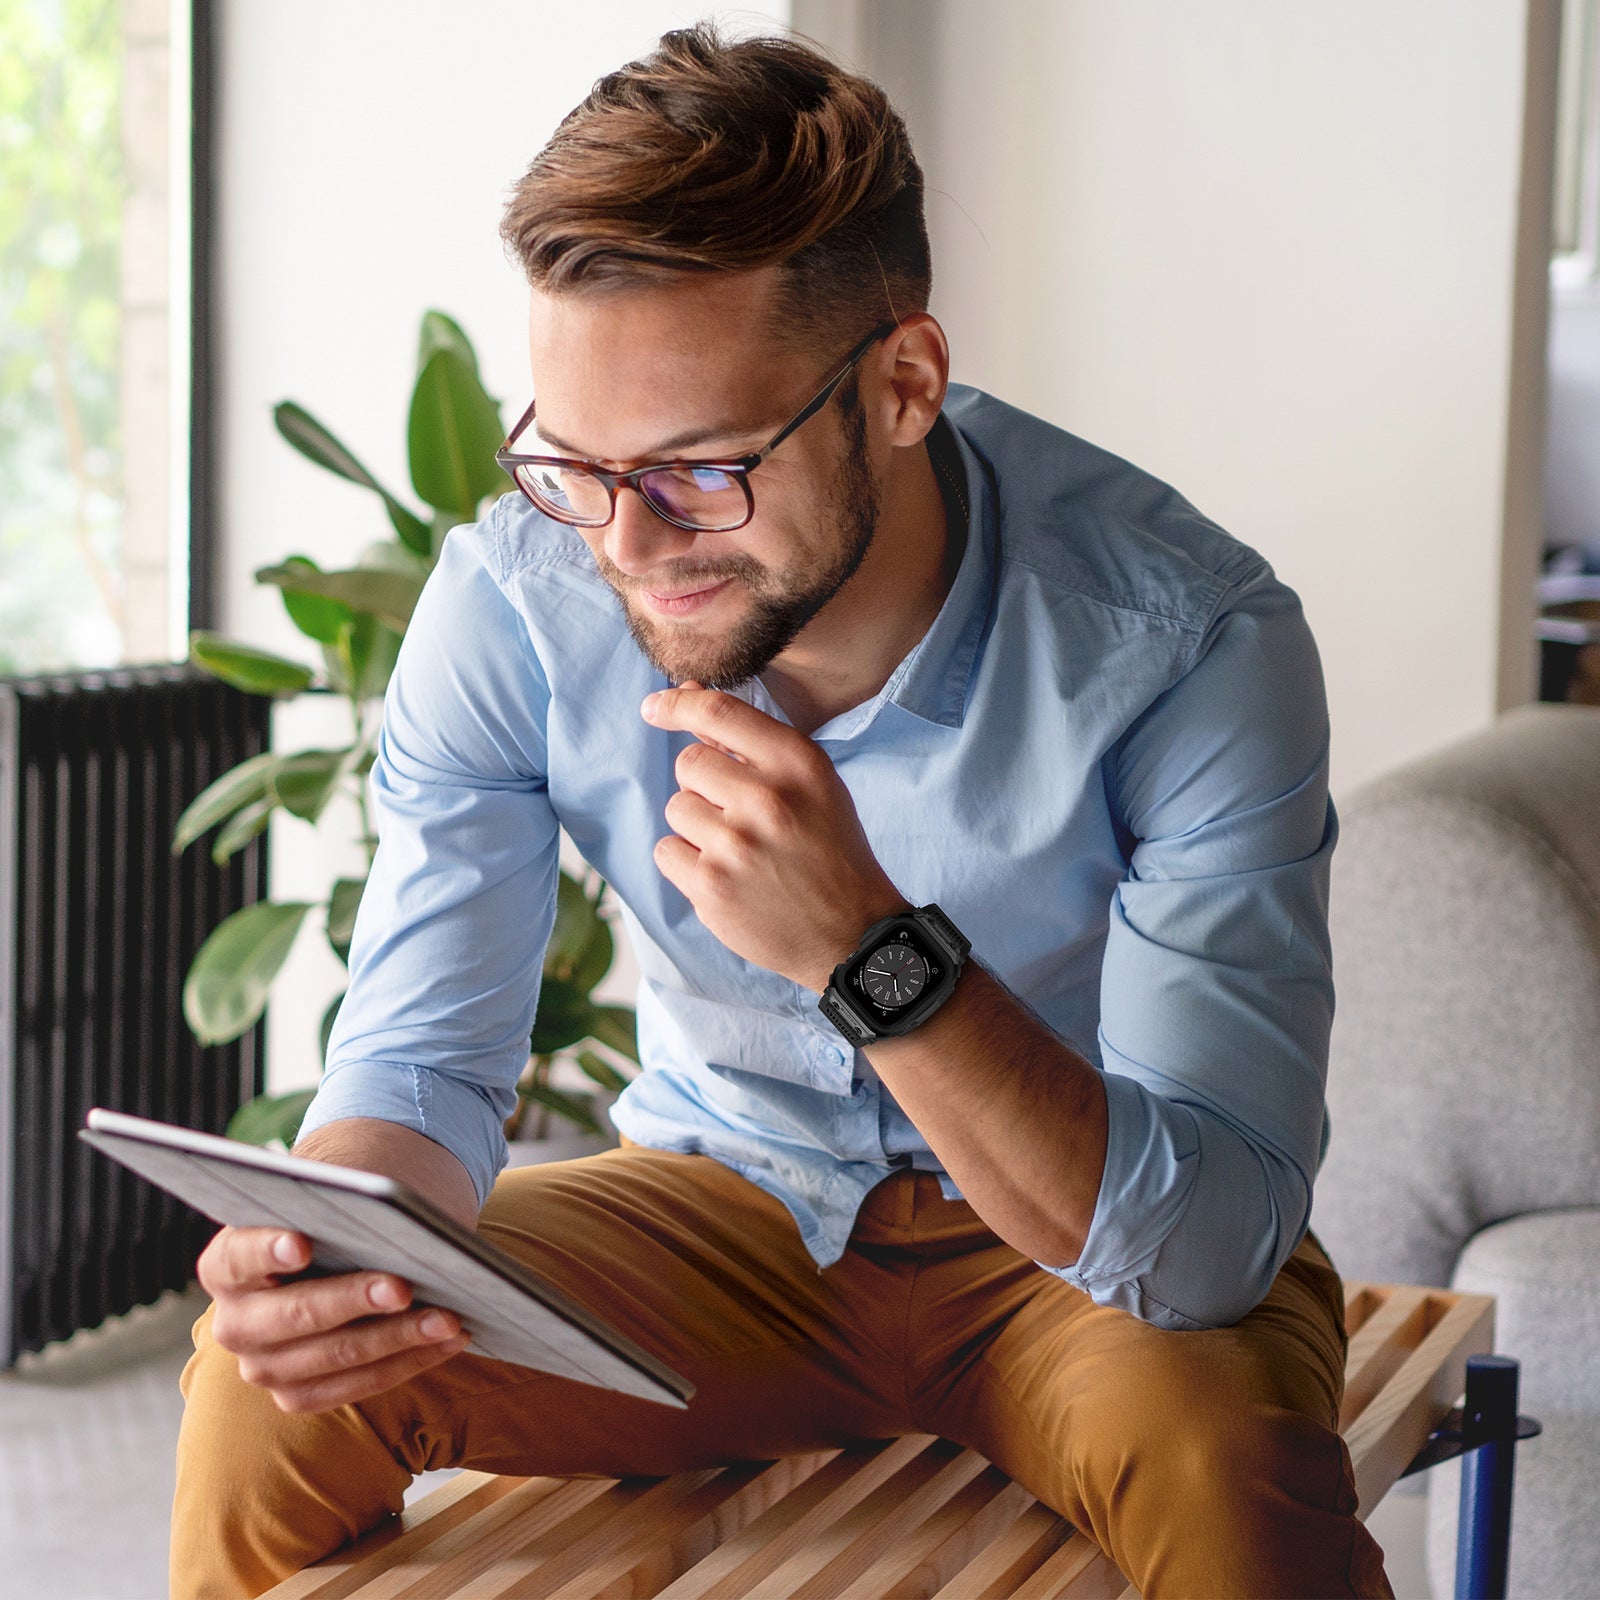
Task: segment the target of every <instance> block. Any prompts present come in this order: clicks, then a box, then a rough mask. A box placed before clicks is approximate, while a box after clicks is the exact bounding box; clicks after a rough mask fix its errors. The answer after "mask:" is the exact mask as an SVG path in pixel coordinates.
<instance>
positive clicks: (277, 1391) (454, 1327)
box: [198, 1117, 478, 1411]
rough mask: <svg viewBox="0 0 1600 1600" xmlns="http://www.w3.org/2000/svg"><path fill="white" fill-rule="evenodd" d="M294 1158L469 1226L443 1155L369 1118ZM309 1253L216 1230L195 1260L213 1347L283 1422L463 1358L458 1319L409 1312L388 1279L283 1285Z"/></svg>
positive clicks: (266, 1232)
mask: <svg viewBox="0 0 1600 1600" xmlns="http://www.w3.org/2000/svg"><path fill="white" fill-rule="evenodd" d="M294 1153H295V1154H296V1155H303V1156H307V1157H309V1158H310V1159H312V1160H317V1161H331V1162H333V1163H334V1164H335V1165H338V1166H345V1167H358V1168H360V1169H361V1170H363V1171H365V1172H379V1173H383V1174H385V1175H387V1176H389V1177H393V1178H397V1179H399V1180H400V1181H402V1182H404V1183H406V1184H408V1185H409V1186H410V1187H411V1188H412V1189H415V1190H416V1191H417V1192H418V1193H419V1194H422V1195H424V1196H425V1197H427V1198H428V1199H430V1200H432V1201H433V1202H434V1204H435V1205H437V1206H439V1207H440V1208H441V1209H442V1210H444V1211H446V1212H448V1213H449V1214H450V1215H451V1216H453V1217H454V1218H455V1219H456V1220H457V1221H458V1222H460V1223H461V1224H462V1226H463V1227H467V1228H471V1227H473V1226H474V1225H475V1224H476V1221H477V1209H478V1208H477V1192H476V1190H475V1189H474V1188H473V1186H472V1180H471V1178H469V1177H468V1176H467V1173H466V1169H465V1168H464V1167H462V1165H461V1163H460V1162H459V1161H457V1160H456V1158H455V1157H454V1156H453V1155H451V1154H450V1152H449V1151H448V1150H446V1149H445V1148H444V1147H443V1146H442V1145H439V1144H436V1143H434V1141H433V1140H432V1139H429V1138H426V1137H424V1135H422V1134H420V1133H416V1132H413V1131H412V1130H411V1129H410V1128H403V1127H400V1126H399V1125H397V1124H395V1123H391V1122H382V1121H379V1120H377V1119H375V1118H369V1117H353V1118H350V1119H348V1120H346V1121H340V1122H330V1123H329V1124H328V1125H327V1126H326V1127H323V1128H319V1129H318V1130H317V1131H316V1132H315V1133H312V1134H310V1135H308V1136H307V1138H306V1139H305V1140H304V1141H303V1142H302V1143H300V1144H297V1145H296V1146H295V1152H294ZM310 1260H311V1242H310V1240H308V1239H307V1238H306V1236H305V1235H304V1234H300V1233H287V1232H285V1231H284V1230H283V1229H281V1228H224V1229H222V1231H221V1232H220V1233H218V1234H217V1236H216V1237H215V1238H214V1239H212V1241H211V1243H210V1244H208V1245H207V1246H206V1248H205V1250H204V1252H203V1253H202V1254H201V1257H200V1261H199V1266H198V1276H199V1279H200V1283H201V1286H202V1287H203V1288H204V1289H205V1291H206V1293H207V1294H209V1295H210V1296H211V1297H212V1299H213V1300H215V1301H216V1310H215V1312H214V1313H213V1315H212V1321H211V1334H212V1337H213V1338H214V1339H215V1340H216V1341H217V1343H218V1344H220V1345H221V1346H222V1347H223V1348H224V1349H225V1350H231V1351H233V1353H234V1354H235V1355H236V1356H238V1358H239V1375H240V1376H241V1377H242V1378H243V1379H244V1380H245V1382H246V1383H255V1384H259V1385H260V1386H261V1387H262V1388H264V1389H268V1390H270V1391H271V1393H272V1397H273V1399H274V1400H276V1401H277V1403H278V1406H279V1408H280V1409H281V1410H284V1411H328V1410H331V1409H332V1408H333V1407H335V1406H341V1405H345V1404H347V1403H349V1402H350V1401H352V1400H364V1399H366V1398H367V1397H368V1396H369V1395H374V1394H381V1393H382V1392H383V1391H384V1390H385V1389H391V1388H393V1387H394V1386H395V1385H396V1384H399V1383H404V1382H405V1381H406V1380H407V1379H408V1378H413V1377H415V1376H416V1375H417V1374H418V1373H419V1372H424V1371H426V1370H427V1369H428V1368H429V1367H432V1366H436V1365H438V1363H439V1362H441V1361H446V1360H448V1359H449V1358H450V1357H451V1356H453V1355H456V1354H457V1353H458V1352H459V1351H461V1350H463V1349H465V1348H466V1345H467V1335H466V1334H464V1333H462V1332H461V1319H460V1318H459V1317H457V1316H456V1315H455V1314H454V1313H452V1312H449V1311H443V1310H439V1309H437V1308H433V1309H414V1308H412V1306H411V1286H410V1284H408V1283H407V1282H406V1281H405V1280H404V1279H403V1278H397V1277H395V1276H394V1274H393V1273H387V1272H348V1273H339V1274H336V1275H334V1276H330V1277H326V1278H306V1279H302V1280H300V1281H297V1282H293V1283H285V1282H284V1281H283V1279H284V1277H285V1276H286V1275H292V1274H294V1273H296V1272H298V1271H300V1270H301V1268H303V1267H305V1266H306V1265H308V1264H309V1262H310Z"/></svg>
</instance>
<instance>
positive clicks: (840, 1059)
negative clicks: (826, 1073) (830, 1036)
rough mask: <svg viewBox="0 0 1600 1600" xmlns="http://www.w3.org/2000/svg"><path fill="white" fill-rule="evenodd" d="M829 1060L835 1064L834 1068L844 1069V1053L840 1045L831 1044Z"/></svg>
mask: <svg viewBox="0 0 1600 1600" xmlns="http://www.w3.org/2000/svg"><path fill="white" fill-rule="evenodd" d="M828 1059H829V1060H830V1061H831V1062H832V1063H833V1064H834V1066H836V1067H842V1066H843V1065H844V1051H843V1050H841V1049H840V1048H839V1047H838V1045H836V1044H830V1045H829V1046H828Z"/></svg>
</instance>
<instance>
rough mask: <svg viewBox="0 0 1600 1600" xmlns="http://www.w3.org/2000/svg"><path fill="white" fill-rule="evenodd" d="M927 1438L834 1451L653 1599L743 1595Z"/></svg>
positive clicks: (716, 1599)
mask: <svg viewBox="0 0 1600 1600" xmlns="http://www.w3.org/2000/svg"><path fill="white" fill-rule="evenodd" d="M932 1443H933V1435H932V1434H927V1433H908V1434H906V1435H904V1436H903V1437H902V1438H899V1439H891V1440H889V1441H888V1442H887V1443H883V1444H873V1445H871V1446H868V1447H866V1448H856V1449H851V1450H844V1451H840V1452H839V1453H838V1454H837V1455H835V1457H834V1459H833V1460H831V1461H829V1462H828V1463H827V1464H826V1465H825V1466H823V1467H821V1468H820V1469H819V1470H818V1471H817V1472H815V1473H813V1474H812V1476H811V1477H810V1478H808V1479H807V1480H806V1481H805V1482H804V1483H803V1484H801V1485H800V1487H799V1488H798V1489H796V1490H795V1491H794V1492H793V1493H792V1494H789V1495H787V1496H785V1497H784V1498H783V1499H782V1500H780V1501H779V1502H778V1504H777V1505H775V1506H771V1507H769V1508H768V1509H767V1510H766V1511H764V1512H763V1513H762V1514H761V1515H760V1516H759V1517H757V1518H756V1519H755V1521H753V1522H751V1523H749V1524H747V1525H746V1526H745V1527H744V1528H742V1529H741V1530H740V1531H739V1532H738V1533H736V1534H735V1535H734V1536H733V1537H732V1538H731V1539H729V1540H728V1542H727V1543H726V1544H724V1545H723V1546H722V1548H721V1549H719V1550H716V1551H713V1552H712V1554H711V1555H709V1556H707V1557H706V1558H705V1560H704V1561H701V1562H700V1563H698V1565H696V1566H695V1567H693V1568H692V1569H691V1570H690V1571H688V1572H686V1573H684V1574H683V1576H682V1577H680V1578H678V1579H677V1580H676V1581H675V1582H674V1583H672V1584H669V1585H668V1587H667V1588H665V1589H663V1590H662V1591H661V1593H660V1595H659V1596H657V1597H656V1600H748V1596H750V1595H752V1594H754V1593H756V1592H757V1590H758V1588H759V1587H760V1585H761V1584H762V1583H763V1582H765V1580H766V1579H767V1578H768V1577H770V1575H771V1574H772V1572H773V1570H774V1569H775V1568H777V1567H778V1566H780V1565H781V1564H782V1563H783V1562H784V1561H786V1560H788V1558H789V1557H790V1556H792V1555H793V1554H794V1553H795V1551H797V1550H802V1549H805V1548H806V1547H807V1546H808V1545H809V1544H810V1543H811V1541H812V1540H813V1539H814V1538H816V1537H817V1535H818V1534H819V1533H820V1532H821V1530H822V1529H824V1528H826V1527H828V1526H829V1525H830V1524H831V1523H833V1522H834V1521H836V1520H837V1519H838V1518H839V1517H841V1516H842V1515H843V1514H844V1513H845V1512H847V1511H849V1510H850V1509H851V1507H853V1506H855V1505H858V1504H859V1503H860V1502H861V1501H862V1500H864V1499H865V1498H866V1497H867V1496H868V1495H869V1494H870V1493H871V1492H872V1491H873V1490H874V1489H876V1488H877V1487H878V1485H879V1484H880V1483H883V1482H884V1481H885V1480H887V1479H888V1478H890V1477H892V1476H893V1475H894V1474H895V1473H896V1472H898V1471H899V1470H900V1469H901V1468H902V1467H903V1466H905V1464H906V1463H907V1462H908V1461H910V1460H911V1459H912V1458H913V1457H914V1456H917V1455H920V1454H921V1452H922V1451H923V1450H925V1449H926V1448H927V1447H928V1445H930V1444H932ZM1053 1514H1054V1513H1051V1515H1053Z"/></svg>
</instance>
